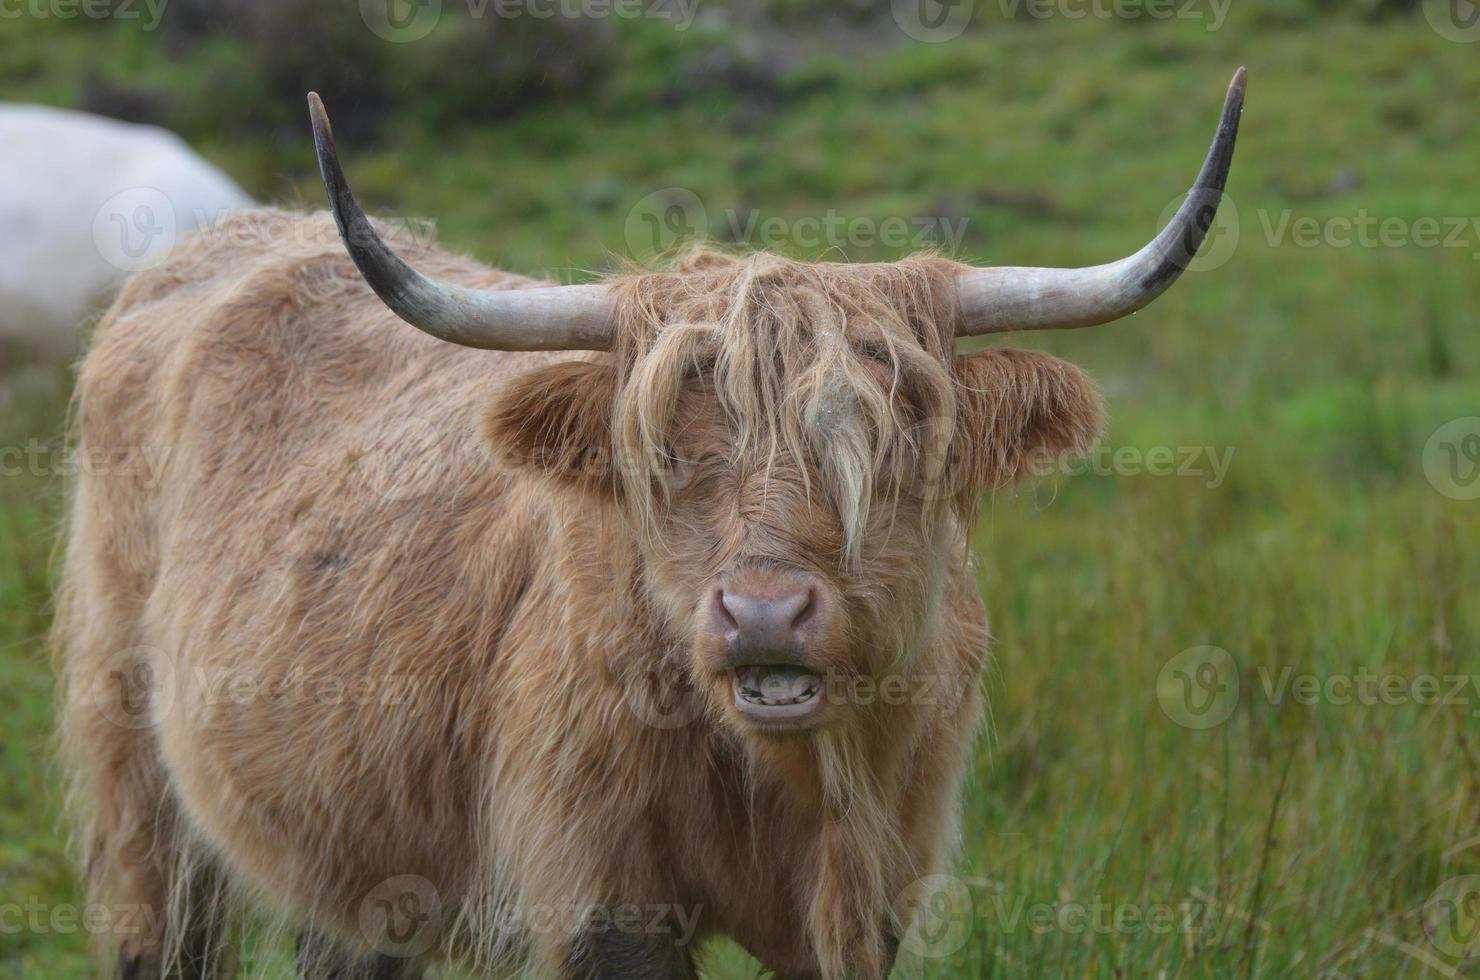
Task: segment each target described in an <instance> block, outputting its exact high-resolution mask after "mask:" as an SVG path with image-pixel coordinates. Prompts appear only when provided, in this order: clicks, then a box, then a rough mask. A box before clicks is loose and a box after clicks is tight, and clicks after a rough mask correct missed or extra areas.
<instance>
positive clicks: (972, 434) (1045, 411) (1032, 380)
mask: <svg viewBox="0 0 1480 980" xmlns="http://www.w3.org/2000/svg"><path fill="white" fill-rule="evenodd" d="M1104 422H1105V404H1104V401H1103V400H1102V399H1101V397H1100V391H1099V389H1098V388H1097V387H1096V386H1095V383H1094V382H1093V381H1091V380H1090V378H1089V376H1088V375H1086V374H1085V373H1084V372H1083V371H1081V370H1080V369H1079V368H1077V367H1075V366H1074V365H1072V364H1070V363H1069V362H1067V361H1061V360H1059V359H1058V358H1057V357H1051V356H1049V355H1047V354H1039V353H1036V352H1034V351H1021V350H1002V349H993V350H985V351H979V352H977V353H974V354H965V355H962V356H961V357H958V358H956V436H955V439H956V445H955V448H954V452H953V453H952V456H953V458H954V460H955V462H956V465H957V466H958V467H959V468H960V469H959V470H958V473H957V476H956V479H955V481H954V482H955V483H956V484H957V485H959V486H961V487H962V489H963V490H968V491H970V492H977V491H981V490H993V489H997V488H1000V487H1006V486H1009V485H1011V484H1012V483H1014V482H1016V481H1017V480H1018V479H1020V478H1022V477H1025V476H1028V475H1031V474H1033V473H1035V472H1043V471H1045V470H1047V469H1048V468H1049V467H1051V465H1052V464H1053V463H1054V462H1056V461H1057V460H1058V459H1060V458H1062V457H1064V456H1070V455H1080V456H1082V455H1085V454H1086V453H1088V452H1089V451H1090V449H1091V448H1093V446H1094V444H1095V440H1097V439H1098V438H1099V436H1100V432H1101V430H1102V428H1103V426H1104Z"/></svg>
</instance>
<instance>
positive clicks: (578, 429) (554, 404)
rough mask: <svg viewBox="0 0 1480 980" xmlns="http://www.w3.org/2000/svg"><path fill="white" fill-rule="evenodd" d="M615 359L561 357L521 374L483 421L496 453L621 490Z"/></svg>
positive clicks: (571, 479) (568, 478)
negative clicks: (615, 440) (615, 445)
mask: <svg viewBox="0 0 1480 980" xmlns="http://www.w3.org/2000/svg"><path fill="white" fill-rule="evenodd" d="M615 394H616V371H615V370H614V369H613V368H612V366H611V364H610V363H609V362H598V361H560V362H558V363H556V364H547V365H545V366H544V367H538V368H535V369H533V370H531V371H526V372H525V373H523V374H521V375H519V376H518V377H516V378H514V379H513V380H512V381H510V382H509V383H508V384H507V385H505V386H504V387H503V389H502V390H500V391H499V393H498V397H497V398H496V399H495V401H494V403H493V407H492V408H490V409H489V411H488V414H487V416H486V417H485V418H484V422H483V434H484V437H485V438H486V439H487V440H488V443H489V445H490V446H491V447H492V449H493V454H494V456H495V458H497V459H498V460H500V461H501V462H503V463H506V464H508V465H510V466H517V467H522V468H527V469H534V470H538V471H540V472H541V473H542V474H544V475H545V476H548V477H550V478H551V479H554V480H557V481H559V482H561V483H565V484H567V485H571V486H575V487H579V488H581V489H583V490H587V491H590V492H593V493H602V494H608V495H610V494H614V493H615V492H616V468H615V467H614V466H613V465H612V463H613V460H612V431H611V430H612V426H611V420H612V403H613V399H614V396H615Z"/></svg>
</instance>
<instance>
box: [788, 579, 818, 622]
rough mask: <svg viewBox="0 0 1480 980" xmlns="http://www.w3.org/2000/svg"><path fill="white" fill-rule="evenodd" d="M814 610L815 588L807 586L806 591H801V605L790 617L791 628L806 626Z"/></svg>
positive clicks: (815, 600) (815, 602) (815, 601)
mask: <svg viewBox="0 0 1480 980" xmlns="http://www.w3.org/2000/svg"><path fill="white" fill-rule="evenodd" d="M816 612H817V590H816V589H810V588H809V589H808V590H807V591H806V592H804V593H802V607H801V609H799V610H798V611H797V614H796V615H795V616H793V617H792V620H791V628H792V629H801V628H802V627H803V626H806V625H807V623H808V622H810V621H811V619H812V617H813V616H814V615H815V614H816Z"/></svg>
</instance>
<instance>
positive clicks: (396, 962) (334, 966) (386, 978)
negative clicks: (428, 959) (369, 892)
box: [298, 926, 424, 980]
mask: <svg viewBox="0 0 1480 980" xmlns="http://www.w3.org/2000/svg"><path fill="white" fill-rule="evenodd" d="M423 972H424V971H423V970H422V969H421V967H420V966H418V965H416V964H415V963H414V962H413V961H411V960H407V959H398V958H396V957H393V956H383V955H380V954H375V953H372V954H370V955H369V956H361V955H356V954H354V953H352V952H350V951H349V950H347V949H345V948H344V947H343V946H342V945H340V944H339V943H337V942H335V941H334V940H332V939H330V938H329V937H327V936H325V935H324V934H323V933H321V932H319V931H318V930H317V929H314V928H313V927H312V926H310V927H307V928H305V929H303V930H302V931H301V932H299V933H298V977H299V980H419V978H420V977H421V975H422V973H423Z"/></svg>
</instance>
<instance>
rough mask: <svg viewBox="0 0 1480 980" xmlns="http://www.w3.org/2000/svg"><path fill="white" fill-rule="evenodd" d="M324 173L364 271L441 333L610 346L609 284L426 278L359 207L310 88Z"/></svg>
mask: <svg viewBox="0 0 1480 980" xmlns="http://www.w3.org/2000/svg"><path fill="white" fill-rule="evenodd" d="M308 110H309V116H310V117H311V118H312V120H313V140H314V148H315V149H316V150H317V151H318V155H319V173H320V174H322V175H323V178H324V187H325V188H326V189H327V190H328V192H329V207H330V208H331V209H332V210H333V212H334V220H335V221H336V222H337V223H338V225H339V237H340V238H341V239H343V241H344V247H345V248H346V249H348V250H349V255H350V258H352V259H353V260H354V263H355V266H356V268H358V269H359V270H360V275H362V276H364V277H365V282H367V283H369V285H370V288H371V289H373V290H375V294H376V295H377V296H379V297H380V298H381V300H382V301H383V302H384V303H385V305H386V306H388V307H390V308H391V310H392V312H394V313H395V314H396V315H397V316H399V317H400V318H401V319H403V320H405V321H406V322H407V323H409V324H411V325H412V326H413V327H416V328H417V329H419V330H424V331H426V332H427V333H429V334H431V335H432V336H433V337H437V338H439V339H441V340H446V341H449V342H450V343H454V344H462V345H463V346H465V347H481V348H484V349H485V350H607V349H608V348H610V347H611V343H612V305H611V297H610V294H609V292H608V290H607V287H605V286H539V287H535V288H532V289H504V290H496V289H488V290H483V289H469V288H467V287H466V286H459V285H456V284H455V283H447V282H437V281H436V280H433V279H428V278H427V277H426V276H423V275H422V274H421V273H419V272H417V271H416V270H415V269H413V268H411V266H409V265H407V264H406V263H405V262H404V261H402V259H401V258H400V256H398V255H396V253H395V252H393V251H391V249H390V248H389V247H388V246H387V245H386V244H385V242H383V241H382V240H381V238H380V236H379V235H378V234H376V232H375V228H374V226H372V225H371V224H370V219H369V218H367V217H366V216H365V212H364V211H363V210H362V209H361V208H360V205H359V203H358V202H357V201H356V200H355V196H354V194H353V193H352V192H351V191H350V189H349V183H348V182H347V181H346V180H345V179H344V171H343V170H342V169H341V168H340V166H339V155H338V154H337V153H336V152H335V149H334V132H333V130H331V129H330V128H329V116H328V114H327V113H325V112H324V103H323V101H322V100H320V99H319V96H318V93H316V92H310V93H309V94H308Z"/></svg>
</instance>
